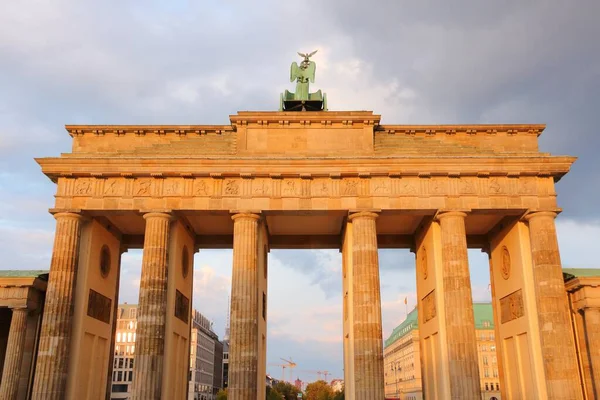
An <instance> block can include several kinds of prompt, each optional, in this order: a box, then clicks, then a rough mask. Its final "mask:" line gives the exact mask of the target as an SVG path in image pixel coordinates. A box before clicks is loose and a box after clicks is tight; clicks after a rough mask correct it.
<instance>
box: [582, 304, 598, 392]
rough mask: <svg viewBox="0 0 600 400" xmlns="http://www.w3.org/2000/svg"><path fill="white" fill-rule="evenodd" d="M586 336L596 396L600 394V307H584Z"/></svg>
mask: <svg viewBox="0 0 600 400" xmlns="http://www.w3.org/2000/svg"><path fill="white" fill-rule="evenodd" d="M583 316H584V324H585V336H586V338H587V345H588V346H587V348H588V350H589V357H590V364H591V366H592V368H591V375H592V382H594V387H593V388H590V389H592V390H594V391H595V393H594V395H595V396H600V308H599V307H587V308H584V309H583Z"/></svg>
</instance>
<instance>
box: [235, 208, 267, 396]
mask: <svg viewBox="0 0 600 400" xmlns="http://www.w3.org/2000/svg"><path fill="white" fill-rule="evenodd" d="M232 219H233V276H232V282H231V322H230V323H231V331H230V335H229V385H228V391H229V398H230V399H232V400H256V398H257V388H258V383H259V381H258V380H257V379H258V378H259V377H258V376H257V373H258V339H259V338H258V314H259V313H258V305H259V304H258V275H257V273H258V271H257V265H258V221H259V219H260V216H258V215H256V214H250V213H240V214H235V215H234V216H232ZM261 379H264V378H262V377H261ZM261 382H262V381H261Z"/></svg>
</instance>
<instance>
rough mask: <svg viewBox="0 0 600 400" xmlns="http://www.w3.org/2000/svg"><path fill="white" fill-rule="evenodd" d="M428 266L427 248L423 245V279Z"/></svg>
mask: <svg viewBox="0 0 600 400" xmlns="http://www.w3.org/2000/svg"><path fill="white" fill-rule="evenodd" d="M428 268H429V266H428V265H427V249H426V248H425V247H423V250H421V272H422V273H423V279H427V276H428V273H429V271H428Z"/></svg>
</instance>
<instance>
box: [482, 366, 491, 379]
mask: <svg viewBox="0 0 600 400" xmlns="http://www.w3.org/2000/svg"><path fill="white" fill-rule="evenodd" d="M483 376H485V377H486V378H489V377H490V370H489V369H488V368H485V369H484V370H483Z"/></svg>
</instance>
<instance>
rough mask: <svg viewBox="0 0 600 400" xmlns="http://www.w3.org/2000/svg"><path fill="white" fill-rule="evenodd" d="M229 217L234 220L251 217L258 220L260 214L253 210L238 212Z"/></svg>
mask: <svg viewBox="0 0 600 400" xmlns="http://www.w3.org/2000/svg"><path fill="white" fill-rule="evenodd" d="M231 219H232V220H233V221H234V222H235V221H237V220H242V219H252V220H256V221H258V220H259V219H260V215H259V214H256V213H253V212H238V213H235V214H233V215H232V216H231Z"/></svg>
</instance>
